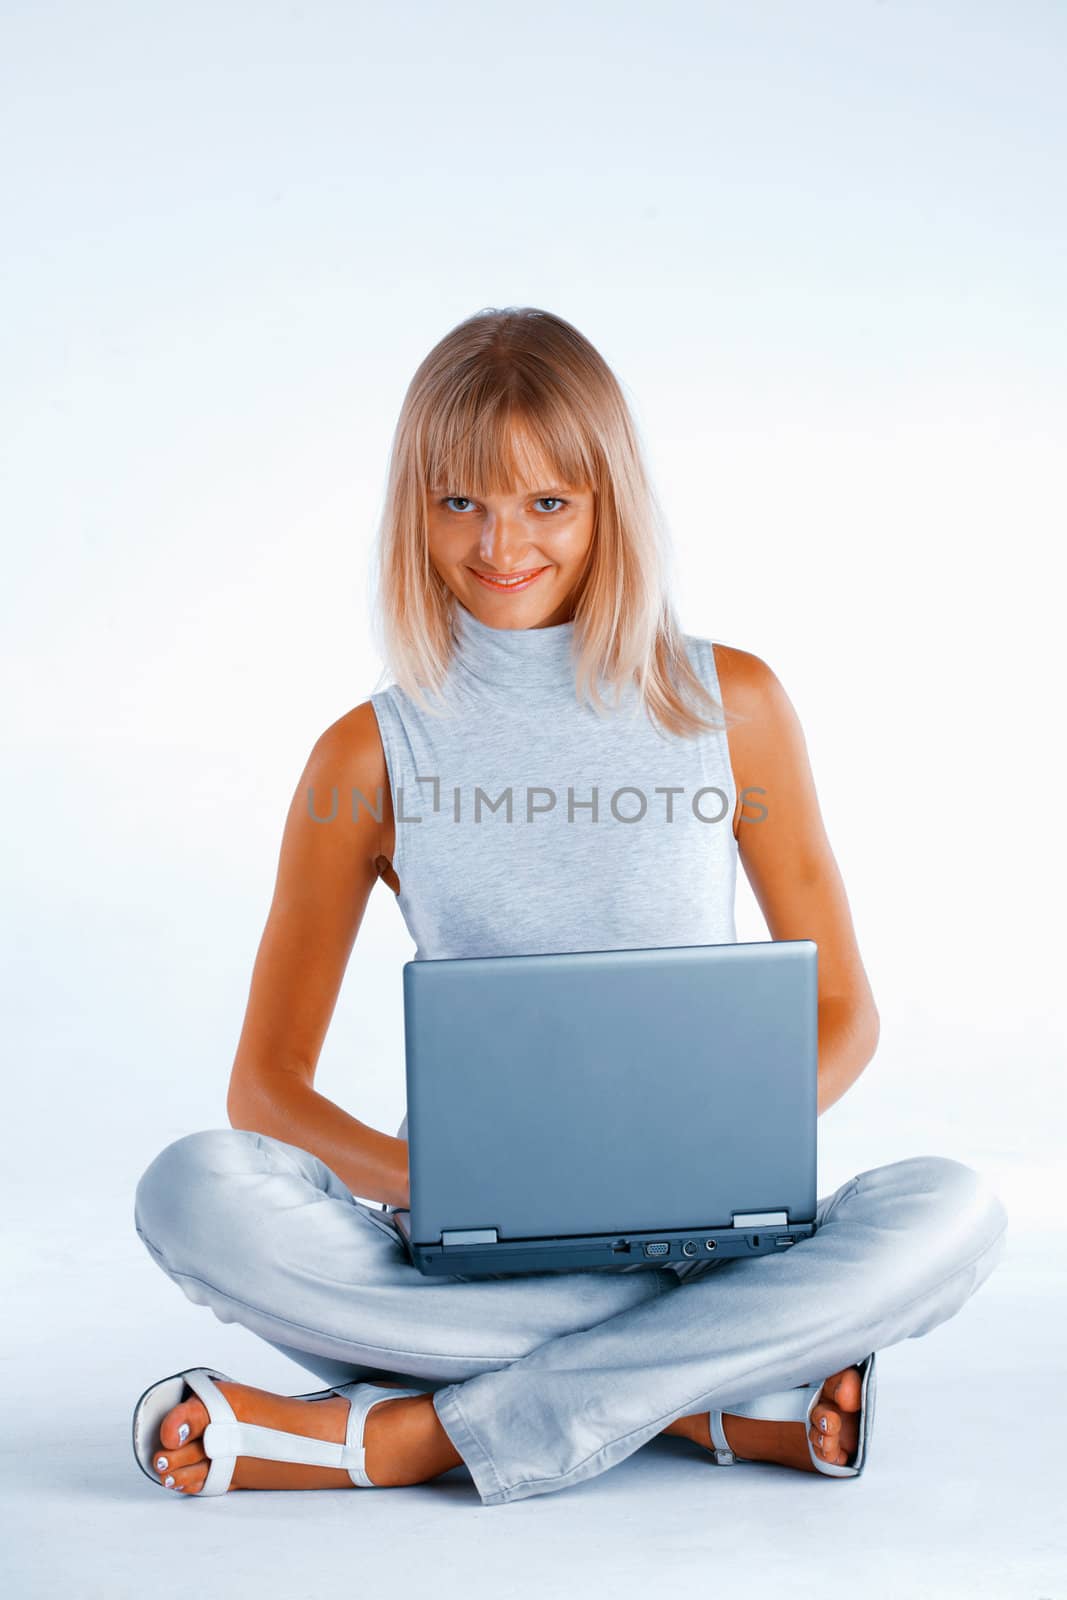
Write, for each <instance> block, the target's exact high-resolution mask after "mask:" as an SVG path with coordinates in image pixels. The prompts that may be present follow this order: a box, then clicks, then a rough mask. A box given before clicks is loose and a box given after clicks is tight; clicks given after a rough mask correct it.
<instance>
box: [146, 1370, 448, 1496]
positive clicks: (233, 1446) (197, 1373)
mask: <svg viewBox="0 0 1067 1600" xmlns="http://www.w3.org/2000/svg"><path fill="white" fill-rule="evenodd" d="M216 1378H221V1380H222V1382H223V1383H233V1382H234V1379H232V1378H228V1377H227V1376H226V1374H225V1372H216V1371H215V1369H214V1368H213V1367H189V1368H187V1369H186V1371H185V1372H176V1373H175V1374H174V1376H173V1377H170V1378H160V1380H159V1382H158V1383H153V1384H151V1385H150V1386H149V1387H148V1388H147V1389H146V1390H145V1392H144V1394H143V1395H142V1396H141V1398H140V1399H139V1400H138V1402H137V1404H136V1406H135V1407H134V1411H133V1453H134V1455H135V1456H136V1458H137V1464H138V1466H139V1467H140V1468H141V1471H142V1472H143V1473H144V1474H145V1476H146V1477H148V1478H151V1480H152V1482H153V1483H154V1484H156V1485H157V1487H158V1488H160V1489H162V1488H165V1487H166V1486H165V1484H164V1483H163V1482H162V1480H161V1479H160V1476H159V1473H158V1472H157V1471H156V1469H155V1467H154V1466H153V1462H154V1461H155V1459H156V1457H157V1456H158V1455H159V1454H160V1452H161V1451H162V1453H163V1454H164V1455H165V1454H166V1446H165V1445H161V1444H160V1439H159V1429H160V1424H161V1423H162V1421H163V1419H164V1417H165V1416H166V1415H167V1412H168V1411H173V1410H174V1407H175V1406H178V1405H181V1403H182V1401H183V1400H188V1399H189V1398H190V1394H189V1393H188V1392H187V1391H192V1394H195V1395H198V1396H199V1397H200V1399H201V1400H202V1401H203V1402H204V1405H205V1407H206V1408H207V1414H208V1417H209V1418H210V1421H209V1422H208V1425H207V1427H206V1428H205V1429H204V1434H203V1441H202V1442H203V1448H204V1453H205V1455H206V1456H207V1457H208V1459H209V1460H210V1462H211V1465H210V1467H209V1468H208V1474H207V1479H206V1481H205V1483H204V1486H203V1488H202V1489H200V1490H199V1491H198V1492H197V1494H195V1495H190V1496H189V1498H190V1499H199V1498H200V1496H201V1495H205V1494H225V1493H226V1491H227V1490H228V1489H229V1487H230V1482H231V1480H232V1478H233V1469H234V1465H235V1463H236V1460H237V1457H238V1456H255V1457H256V1458H257V1459H258V1460H260V1461H291V1462H294V1463H296V1464H300V1465H306V1466H313V1467H344V1468H345V1469H346V1470H347V1472H348V1476H349V1477H350V1478H351V1479H352V1482H353V1483H354V1484H357V1485H358V1486H359V1487H360V1488H361V1489H379V1488H382V1487H383V1485H381V1484H377V1483H373V1482H372V1481H371V1479H370V1478H368V1476H367V1473H366V1470H365V1466H364V1451H363V1433H364V1428H365V1426H366V1421H367V1414H368V1412H369V1411H370V1409H371V1407H372V1406H375V1405H377V1404H378V1402H379V1401H380V1400H399V1399H401V1398H402V1397H403V1396H405V1395H415V1394H424V1393H425V1392H426V1391H425V1390H423V1389H390V1388H386V1387H385V1386H384V1385H383V1384H378V1383H343V1384H339V1385H338V1386H337V1387H336V1388H335V1389H319V1390H317V1391H316V1392H315V1393H314V1394H300V1395H294V1396H293V1398H294V1399H295V1400H327V1399H329V1397H330V1396H331V1395H335V1394H338V1395H342V1396H344V1397H345V1398H346V1399H347V1400H348V1403H349V1406H348V1427H347V1430H346V1433H345V1442H344V1444H333V1443H331V1441H330V1440H329V1439H306V1438H304V1437H303V1435H302V1434H299V1433H285V1432H283V1431H282V1430H281V1429H280V1428H265V1427H262V1426H260V1425H259V1424H258V1423H254V1422H238V1420H237V1418H236V1417H235V1416H234V1412H233V1407H232V1406H231V1405H230V1402H229V1401H228V1400H227V1399H226V1396H225V1395H224V1394H223V1393H222V1390H221V1389H218V1388H216V1386H215V1382H214V1380H215V1379H216ZM180 1448H184V1447H180Z"/></svg>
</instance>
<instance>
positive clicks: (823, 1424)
mask: <svg viewBox="0 0 1067 1600" xmlns="http://www.w3.org/2000/svg"><path fill="white" fill-rule="evenodd" d="M819 1427H820V1428H821V1429H822V1431H823V1433H825V1432H826V1418H825V1417H820V1418H819ZM163 1465H164V1466H166V1462H164V1463H163Z"/></svg>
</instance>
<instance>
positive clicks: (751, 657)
mask: <svg viewBox="0 0 1067 1600" xmlns="http://www.w3.org/2000/svg"><path fill="white" fill-rule="evenodd" d="M685 641H686V644H687V646H688V649H689V654H690V656H691V657H695V665H696V666H697V667H698V669H699V667H700V666H701V665H702V664H703V663H704V662H707V663H708V664H709V665H710V666H711V669H712V671H713V672H714V674H715V677H716V679H717V680H718V689H719V693H720V697H721V698H722V699H723V700H724V701H725V702H729V705H728V708H727V709H728V710H729V709H731V708H732V709H734V710H736V711H737V712H738V713H739V714H740V715H742V716H746V717H747V716H749V715H751V714H752V713H753V712H754V711H755V710H757V709H758V708H759V707H760V706H761V705H765V704H766V703H767V701H768V698H769V697H770V696H772V695H773V693H774V690H775V686H776V685H778V679H777V676H776V675H775V673H774V671H773V670H772V668H771V667H770V666H769V665H768V664H767V662H766V661H765V660H764V659H763V657H762V656H758V655H756V654H755V652H754V651H751V650H742V649H741V648H740V646H738V645H732V644H725V643H723V642H722V641H721V640H719V639H713V638H711V637H710V636H704V635H702V634H686V635H685ZM778 686H779V687H780V685H778Z"/></svg>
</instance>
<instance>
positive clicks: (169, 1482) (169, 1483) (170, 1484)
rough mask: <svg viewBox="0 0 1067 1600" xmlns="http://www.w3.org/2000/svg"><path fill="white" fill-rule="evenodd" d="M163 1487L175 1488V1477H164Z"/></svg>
mask: <svg viewBox="0 0 1067 1600" xmlns="http://www.w3.org/2000/svg"><path fill="white" fill-rule="evenodd" d="M163 1487H164V1488H165V1489H173V1488H174V1479H173V1478H164V1479H163Z"/></svg>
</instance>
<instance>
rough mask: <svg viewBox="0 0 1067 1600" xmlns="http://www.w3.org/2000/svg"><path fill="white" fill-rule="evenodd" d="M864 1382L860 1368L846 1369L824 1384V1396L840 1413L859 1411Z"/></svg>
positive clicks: (836, 1373)
mask: <svg viewBox="0 0 1067 1600" xmlns="http://www.w3.org/2000/svg"><path fill="white" fill-rule="evenodd" d="M862 1386H863V1380H862V1378H861V1377H860V1371H859V1368H858V1367H845V1369H844V1370H843V1371H842V1372H835V1373H834V1375H833V1377H832V1378H828V1379H827V1380H826V1382H825V1383H824V1384H823V1389H822V1392H823V1395H824V1396H825V1398H826V1399H828V1400H831V1401H832V1402H833V1404H834V1405H835V1406H837V1408H838V1409H839V1410H840V1411H858V1410H859V1408H860V1391H861V1389H862Z"/></svg>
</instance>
